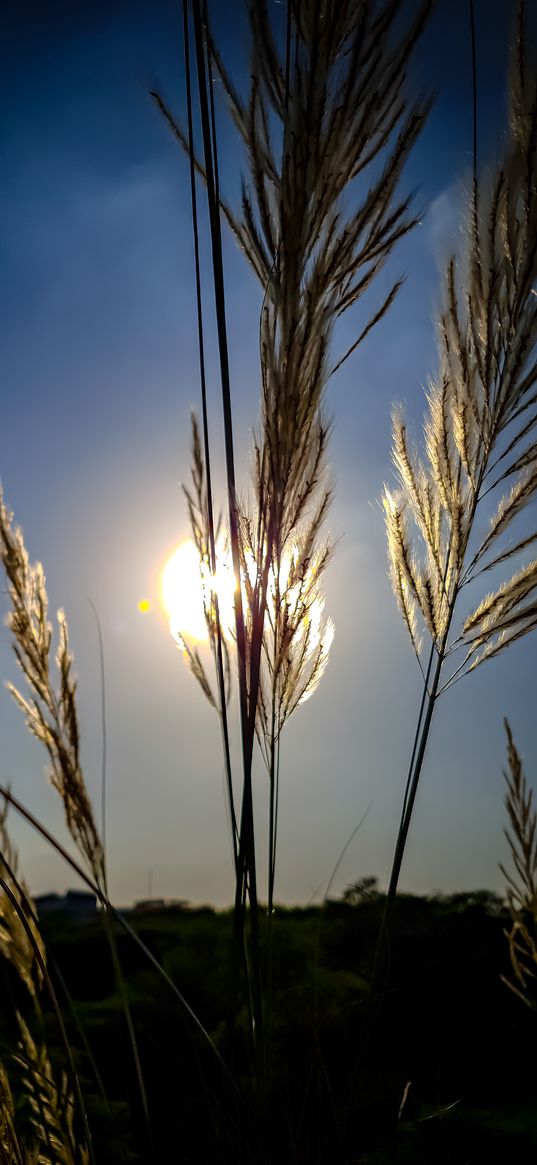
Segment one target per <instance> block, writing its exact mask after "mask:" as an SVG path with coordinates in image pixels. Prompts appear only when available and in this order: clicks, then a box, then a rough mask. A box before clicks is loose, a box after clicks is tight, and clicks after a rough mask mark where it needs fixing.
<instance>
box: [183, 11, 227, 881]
mask: <svg viewBox="0 0 537 1165" xmlns="http://www.w3.org/2000/svg"><path fill="white" fill-rule="evenodd" d="M183 34H184V48H185V77H186V98H187V120H188V156H189V163H190V199H191V207H192V234H193V240H194V266H195V281H196V309H197V325H198V357H199V369H200V389H201V410H202V425H203V445H204V454H205V473H206V478H207V525H208V531H209V551H210V556H211V572H212V574H213V577H214V576H215V574H216V541H215V533H214V508H213V490H212V470H211V456H210V443H209V421H208V410H207V382H206V375H205V345H204V337H203V308H202V297H201V272H200V255H199V230H198V205H197V196H196V173H195V166H194V132H193V125H192V84H191V71H190V38H189V27H188V7H187V2H186V0H184V3H183ZM213 601H214V606H215V620H216V652H215V656H216V659H215V662H216V675H217V683H218V695H219V705H220V708H219V711H220V723H221V728H222V745H223V750H224V764H225V773H226V785H227V796H228V802H229V812H230V816H231V831H232V839H233V860H234V865H235V870H236V869H237V858H238V851H237V839H238V828H237V815H236V811H235V800H234V794H233V780H232V770H231V750H230V744H229V725H228V718H227V702H226V683H225V676H224V659H223V650H222V624H221V621H220V610H219V603H218V596H217V595H216V594H214V596H213Z"/></svg>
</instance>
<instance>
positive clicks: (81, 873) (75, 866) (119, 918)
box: [0, 785, 239, 1093]
mask: <svg viewBox="0 0 537 1165" xmlns="http://www.w3.org/2000/svg"><path fill="white" fill-rule="evenodd" d="M0 796H1V797H4V798H5V799H6V801H8V802H9V804H10V805H12V806H13V808H14V809H15V810H16V812H17V813H19V814H20V816H21V817H23V818H24V820H25V821H27V822H28V824H29V825H31V826H32V827H33V829H35V830H36V831H37V833H39V834H40V835H41V837H43V838H44V839H45V841H47V842H48V844H49V845H50V846H52V848H53V849H54V850H55V851H56V853H57V854H59V855H60V857H61V858H63V860H64V861H65V862H66V863H67V865H68V866H70V867H71V869H72V870H73V871H74V873H75V874H77V875H78V877H79V878H80V879H81V881H82V882H84V884H85V885H86V886H87V887H88V889H90V890H91V891H92V892H93V893H94V894H95V897H96V898H98V899H99V902H100V903H101V906H103V907H105V908H106V909H107V910H109V911H110V914H111V915H112V917H113V918H114V919H115V921H116V922H118V923H119V925H120V926H121V927H122V928H123V930H124V931H125V932H126V933H127V934H128V935H129V937H130V938H131V939H132V940H133V942H134V943H135V944H136V946H137V947H139V949H140V950H141V951H143V953H144V955H145V957H146V959H148V961H149V962H150V963H151V966H152V967H154V969H155V970H156V972H157V974H158V975H159V976H160V978H161V979H163V980H164V982H165V983H166V984H167V986H168V987H169V988H170V990H171V991H172V993H173V994H174V995H175V997H176V999H178V1000H179V1003H180V1004H181V1006H182V1007H183V1008H184V1009H185V1011H186V1012H187V1014H188V1015H189V1016H190V1018H191V1020H192V1022H193V1023H194V1025H195V1026H196V1027H197V1029H198V1031H199V1032H200V1033H201V1035H202V1036H203V1037H204V1039H205V1040H206V1041H207V1043H208V1044H209V1045H210V1047H211V1048H212V1051H213V1053H214V1055H215V1056H216V1059H217V1060H218V1062H219V1064H220V1066H221V1068H222V1069H223V1071H224V1073H225V1075H226V1077H227V1078H228V1080H229V1081H230V1083H231V1085H232V1087H233V1089H235V1090H236V1091H237V1093H238V1091H239V1090H238V1088H237V1084H236V1083H235V1080H234V1079H233V1076H232V1075H231V1073H230V1071H229V1068H228V1067H227V1064H226V1063H225V1060H224V1059H223V1057H222V1056H221V1055H220V1052H219V1051H218V1048H217V1047H216V1044H215V1043H214V1041H213V1040H212V1039H211V1037H210V1035H209V1033H208V1031H207V1030H206V1028H205V1027H204V1026H203V1024H202V1022H201V1020H199V1019H198V1017H197V1015H196V1013H195V1011H193V1010H192V1008H191V1006H190V1004H189V1003H187V1000H186V999H185V997H184V995H183V994H182V992H181V991H180V990H179V988H178V987H177V985H176V983H174V981H173V979H171V978H170V976H169V975H168V973H167V971H165V969H164V967H163V966H162V965H161V963H159V961H158V959H157V958H156V957H155V955H154V954H153V953H152V951H150V949H149V947H147V946H146V944H145V943H144V941H143V939H141V938H140V936H139V935H138V934H137V933H136V931H135V930H134V929H133V927H132V926H131V925H130V923H129V922H128V921H127V919H126V918H125V916H124V914H123V913H122V912H121V911H119V910H116V907H115V906H113V905H112V903H111V902H110V901H109V899H108V898H107V897H106V894H104V893H103V890H102V889H101V887H100V886H99V885H98V884H97V882H96V881H94V879H93V878H92V877H91V876H90V875H89V874H87V873H86V871H85V869H84V867H83V866H81V865H80V863H79V862H77V861H76V859H75V858H73V857H72V855H71V854H70V853H69V852H68V850H66V849H65V847H64V846H63V845H62V844H61V842H60V841H58V839H57V838H56V837H54V835H53V834H52V833H51V832H50V830H48V829H47V828H46V826H44V825H42V824H41V822H40V821H39V820H38V819H37V817H35V816H34V814H33V813H32V812H31V811H30V810H29V809H27V808H26V806H25V805H23V804H22V802H21V801H19V800H18V799H17V797H14V796H13V793H11V791H10V790H9V789H8V788H6V787H5V786H4V785H0ZM4 860H5V859H4Z"/></svg>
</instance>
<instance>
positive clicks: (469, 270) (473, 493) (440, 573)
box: [384, 4, 537, 896]
mask: <svg viewBox="0 0 537 1165" xmlns="http://www.w3.org/2000/svg"><path fill="white" fill-rule="evenodd" d="M536 152H537V70H536V67H535V60H534V59H530V56H529V53H528V48H527V45H526V43H525V24H524V4H520V5H519V10H518V23H517V30H516V38H515V47H514V50H513V52H512V55H511V64H510V74H509V127H508V133H507V135H506V139H505V145H504V146H503V149H502V156H501V158H500V161H499V162H498V164H497V165H496V167H495V169H494V170H493V171H492V173H491V176H490V178H489V179H482V180H478V177H477V171H476V173H475V175H474V182H473V187H472V193H471V198H470V213H469V217H468V223H467V229H466V238H465V246H464V249H463V251H462V253H461V254H460V255H459V256H458V257H454V258H452V260H451V261H450V263H449V265H448V270H447V273H446V277H445V286H444V310H443V312H442V314H441V317H440V321H439V327H438V331H439V347H440V367H439V370H438V373H437V376H436V378H435V380H434V381H432V382H431V383H430V385H429V389H428V393H427V413H426V418H425V422H424V456H419V455H418V454H416V453H414V451H413V450H412V448H411V446H410V442H409V439H408V434H407V429H406V424H405V421H404V419H403V417H402V414H401V412H400V410H397V411H396V412H395V414H394V421H393V460H394V464H395V468H396V471H397V476H398V479H399V488H398V490H397V491H395V492H392V491H391V490H388V489H386V491H385V495H384V504H385V510H386V526H387V534H388V550H389V562H390V572H391V578H392V583H393V589H394V593H395V596H396V599H397V602H398V605H399V609H400V611H401V615H402V618H403V621H404V624H405V626H406V628H407V631H408V633H409V635H410V638H411V641H412V645H413V648H414V651H415V654H416V656H417V659H418V662H419V665H420V668H421V670H422V674H423V677H424V701H423V703H422V711H421V712H420V721H419V724H418V731H417V734H416V745H415V751H414V755H413V762H412V763H411V768H410V772H409V778H408V782H407V789H406V792H405V802H404V807H403V814H402V818H401V828H400V835H399V840H398V844H397V848H396V856H395V859H394V868H393V871H392V879H391V891H390V895H391V896H393V893H394V892H395V888H396V885H397V879H398V876H399V869H400V865H401V860H402V852H403V850H404V844H405V841H406V835H407V832H408V826H409V822H410V816H411V813H412V808H413V804H414V799H415V794H416V788H417V782H418V780H419V775H420V771H421V766H422V764H423V756H424V752H425V745H426V742H427V737H428V732H429V728H430V722H431V716H432V710H433V707H434V705H435V702H436V700H437V699H438V697H439V696H440V695H441V694H442V693H443V692H445V691H446V690H447V689H448V688H450V687H451V686H452V685H453V684H454V683H455V682H457V681H458V680H459V679H461V678H462V677H463V676H465V675H467V674H468V673H469V672H471V671H473V670H474V669H475V668H476V667H478V666H479V665H480V664H482V663H483V662H484V661H485V660H488V659H492V658H494V657H495V656H497V655H499V654H500V653H501V652H502V651H505V650H506V648H507V647H508V646H509V645H510V644H511V643H514V642H515V641H516V640H518V639H521V638H522V637H523V636H525V635H526V634H528V633H529V632H530V631H532V630H534V628H535V627H536V626H537V559H532V560H531V561H529V562H524V555H525V552H526V551H527V550H528V549H529V548H530V547H531V546H532V545H533V544H534V543H535V541H537V528H536V527H535V526H534V524H532V525H530V528H529V530H528V529H523V530H522V531H521V532H520V533H518V534H517V533H516V526H515V523H516V521H517V519H518V518H519V517H520V516H521V515H522V514H524V513H526V512H527V511H528V507H529V505H530V503H531V502H533V500H534V499H535V497H536V496H537V443H536V442H535V427H536V426H537V394H536V392H535V387H536V384H537V362H536V359H535V354H536V342H537V290H536V284H537V186H536V181H535V174H536V156H537V154H536ZM491 504H492V507H493V512H492V516H490V517H489V521H488V529H487V530H486V532H485V533H484V534H482V533H481V530H482V529H483V518H486V515H487V513H488V514H490V507H491ZM511 561H512V562H514V563H516V565H517V569H516V571H515V573H514V574H513V575H512V576H511V578H508V579H507V580H506V581H505V582H502V583H501V584H500V585H499V586H497V588H496V590H495V591H494V592H493V593H492V594H488V595H486V596H484V597H482V598H480V599H479V601H478V603H477V605H475V601H474V604H473V605H472V606H471V607H470V610H469V611H468V613H467V614H466V615H464V614H462V615H461V613H460V612H461V605H462V603H461V598H462V597H463V596H464V594H465V593H466V588H469V587H470V586H472V588H473V589H474V590H475V589H476V588H477V587H478V586H479V584H480V583H481V582H482V577H483V575H485V574H486V573H487V572H489V571H495V572H496V571H497V569H498V568H500V567H503V566H504V565H505V564H506V563H508V562H509V563H510V562H511ZM457 620H458V624H457Z"/></svg>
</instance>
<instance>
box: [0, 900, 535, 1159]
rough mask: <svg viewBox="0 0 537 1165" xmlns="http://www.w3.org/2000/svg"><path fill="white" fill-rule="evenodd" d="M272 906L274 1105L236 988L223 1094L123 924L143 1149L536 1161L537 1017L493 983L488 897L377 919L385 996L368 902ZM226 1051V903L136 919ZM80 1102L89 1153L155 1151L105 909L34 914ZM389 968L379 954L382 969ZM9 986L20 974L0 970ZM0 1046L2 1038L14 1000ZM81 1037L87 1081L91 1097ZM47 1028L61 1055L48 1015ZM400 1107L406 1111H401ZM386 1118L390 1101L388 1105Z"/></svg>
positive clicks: (498, 959) (198, 1155) (501, 965)
mask: <svg viewBox="0 0 537 1165" xmlns="http://www.w3.org/2000/svg"><path fill="white" fill-rule="evenodd" d="M350 899H351V900H350V901H349V902H329V903H328V904H327V905H326V906H325V907H324V908H323V910H320V909H318V908H311V909H294V910H284V909H278V910H277V912H276V915H275V919H274V944H275V965H274V1009H273V1024H272V1027H273V1037H272V1047H271V1055H270V1078H271V1089H270V1100H269V1101H266V1102H265V1103H264V1104H262V1103H261V1102H259V1101H257V1102H256V1101H255V1099H254V1097H253V1094H252V1088H251V1084H250V1081H251V1075H252V1073H251V1066H250V1061H249V1055H248V1043H247V1036H246V1033H247V1012H246V1003H245V1001H244V1000H243V1001H242V1010H241V1011H240V1013H239V1018H238V1023H237V1028H238V1034H237V1036H236V1040H235V1046H234V1049H233V1053H232V1056H233V1073H234V1076H235V1079H236V1080H237V1081H238V1083H239V1092H236V1091H235V1090H234V1088H233V1087H232V1085H231V1084H230V1082H229V1080H228V1079H227V1078H226V1076H225V1074H224V1072H223V1070H222V1068H221V1066H220V1065H219V1063H218V1061H217V1059H216V1057H215V1056H214V1052H213V1051H212V1050H211V1048H210V1047H209V1046H208V1045H207V1044H206V1043H204V1041H203V1039H202V1038H200V1036H199V1034H198V1033H197V1032H196V1030H195V1028H194V1026H193V1024H192V1022H191V1021H190V1020H189V1019H188V1018H186V1017H185V1015H184V1014H182V1013H181V1010H180V1008H179V1006H178V1004H177V1001H176V1000H175V999H174V997H173V995H172V994H171V992H170V991H169V989H168V988H167V987H166V985H165V984H164V983H163V982H162V981H161V980H160V979H159V978H158V976H157V975H156V973H155V972H154V970H152V968H151V966H150V965H148V963H147V961H146V960H145V958H144V956H143V954H142V953H141V952H139V951H138V950H137V949H136V948H135V947H134V946H133V945H132V943H131V941H130V940H129V939H128V938H127V937H125V936H124V935H123V934H119V935H118V943H119V948H120V954H121V961H122V964H123V970H124V974H125V979H126V982H127V989H128V995H129V999H130V1002H131V1005H132V1012H133V1016H134V1021H135V1025H136V1031H137V1034H138V1037H139V1043H140V1052H141V1057H142V1061H143V1069H144V1075H145V1079H146V1084H147V1091H148V1096H149V1105H150V1110H151V1124H152V1136H153V1141H154V1146H153V1154H154V1156H153V1159H154V1160H156V1161H157V1162H159V1163H160V1162H163V1163H164V1162H166V1163H168V1162H170V1163H171V1162H173V1163H175V1162H177V1163H190V1162H192V1163H194V1162H195V1163H196V1165H201V1163H203V1162H215V1163H216V1162H222V1163H223V1165H224V1163H227V1162H230V1163H231V1162H233V1163H235V1162H237V1163H241V1162H244V1165H247V1163H249V1162H259V1163H260V1165H265V1162H268V1161H270V1162H275V1163H276V1162H278V1163H279V1162H282V1163H285V1162H287V1161H289V1162H290V1163H291V1162H293V1163H296V1165H316V1163H322V1165H325V1163H326V1165H332V1163H334V1165H338V1163H341V1165H342V1163H344V1162H345V1163H349V1165H351V1163H356V1165H358V1163H361V1165H406V1163H416V1165H418V1163H419V1165H421V1163H423V1165H496V1163H497V1165H517V1163H521V1165H522V1163H525V1162H528V1163H529V1162H533V1161H535V1160H537V1055H536V1052H537V1018H536V1013H535V1012H532V1011H531V1010H530V1009H529V1008H527V1007H525V1006H524V1004H523V1003H522V1002H520V1001H519V1000H518V999H517V998H516V997H515V996H514V995H513V994H512V993H511V992H510V991H509V990H508V989H507V988H506V986H505V985H504V984H503V983H502V982H501V979H500V976H501V975H502V974H503V975H507V976H509V974H510V967H509V958H508V950H507V943H506V940H505V938H504V936H503V927H504V926H505V925H506V917H505V916H504V914H503V911H502V907H501V903H500V902H499V900H497V899H495V898H494V896H493V895H488V894H486V893H482V894H472V895H470V894H468V895H457V896H452V897H449V898H436V899H424V898H416V897H402V898H401V899H400V900H399V901H398V904H397V908H396V910H395V913H394V916H393V920H392V924H391V927H390V957H389V958H390V965H389V975H388V977H387V979H386V976H385V975H384V974H383V979H382V982H383V986H384V984H385V990H384V991H383V993H382V994H383V998H382V1005H381V1006H380V1007H377V1005H376V1004H374V1005H372V1004H371V1001H370V990H369V982H370V974H371V963H372V958H373V953H374V947H375V941H376V937H377V934H378V926H379V915H380V910H381V906H382V899H381V898H380V896H378V895H377V894H376V893H375V892H373V894H372V896H371V897H367V898H365V897H364V896H363V895H360V894H359V893H358V894H356V895H355V896H354V899H353V896H352V895H351V896H350ZM133 921H134V924H135V926H136V929H137V930H138V932H139V933H140V934H141V936H142V937H143V939H144V941H145V942H146V943H147V945H148V946H149V947H150V949H151V951H152V952H153V953H154V954H155V955H156V957H157V958H158V959H159V961H160V962H161V963H162V965H163V966H164V968H165V970H166V971H167V972H168V974H169V975H170V976H171V978H172V979H173V980H174V982H175V983H176V984H177V985H178V986H179V987H180V989H181V991H182V992H183V994H184V996H185V998H186V999H187V1000H188V1003H189V1004H190V1006H191V1007H192V1008H193V1010H194V1012H195V1013H196V1015H197V1016H198V1017H199V1019H200V1020H201V1021H202V1023H203V1024H204V1026H205V1027H206V1029H207V1031H208V1032H209V1033H210V1035H211V1037H212V1039H213V1040H214V1042H215V1044H216V1045H217V1047H218V1048H219V1049H220V1050H221V1051H222V1054H223V1055H225V1056H226V1057H227V1060H228V1063H229V1055H230V1053H229V1050H227V1051H226V1048H227V1045H226V1023H225V1019H226V1008H227V1000H228V988H229V982H228V978H229V971H228V961H229V960H228V953H229V942H230V931H231V916H230V914H229V912H224V913H216V912H213V911H212V910H210V909H205V910H197V911H191V910H186V909H184V910H176V911H162V912H160V913H158V912H156V913H150V914H144V915H139V916H138V917H136V916H135V915H132V916H131V922H133ZM43 929H44V933H45V937H46V939H47V943H48V945H49V948H50V952H51V955H52V959H53V962H54V963H57V966H58V968H59V970H60V972H61V976H62V978H63V980H64V981H65V985H66V986H67V988H68V991H69V993H70V995H71V996H72V998H73V1000H74V1001H75V1011H76V1018H75V1015H74V1013H73V1011H72V1010H71V1011H70V1010H69V1007H68V1004H67V1003H66V1002H65V994H63V996H62V988H61V986H60V980H59V977H58V974H57V973H56V972H54V977H55V981H56V985H57V987H58V993H59V995H60V996H62V998H63V1001H64V1004H65V1006H64V1013H65V1019H66V1024H67V1027H68V1031H69V1037H70V1040H71V1043H72V1045H73V1047H74V1048H75V1049H76V1050H77V1051H76V1056H77V1066H78V1070H79V1075H80V1078H81V1083H82V1086H83V1091H84V1094H85V1097H86V1101H87V1107H88V1113H89V1116H90V1120H91V1124H92V1130H93V1136H94V1147H95V1156H96V1161H97V1165H108V1163H112V1162H114V1165H115V1163H116V1162H121V1161H125V1162H141V1161H143V1162H146V1161H147V1162H149V1161H151V1159H152V1154H151V1150H150V1148H149V1146H148V1142H147V1136H146V1133H145V1131H144V1124H143V1122H142V1120H141V1112H140V1103H139V1100H138V1093H137V1085H136V1078H135V1073H134V1069H133V1064H132V1057H131V1054H130V1050H129V1043H128V1039H127V1035H126V1029H125V1022H124V1018H123V1014H122V1010H121V1005H120V1001H119V999H118V995H117V992H116V990H115V987H114V977H113V972H112V967H111V961H110V955H109V949H108V945H107V940H106V937H105V935H104V931H103V927H102V924H101V922H100V921H97V922H92V923H89V924H86V925H84V926H78V927H77V926H74V925H73V924H72V923H71V924H67V923H65V922H61V921H60V920H59V919H56V920H54V919H47V920H46V924H44V926H43ZM384 970H385V971H388V968H387V967H386V968H385V969H384ZM4 979H5V991H4V998H5V999H6V1000H8V999H9V997H10V994H11V1004H12V1005H13V1004H14V1003H16V1002H17V1000H16V999H14V998H13V992H14V990H15V986H14V984H13V982H12V981H11V979H10V977H9V972H8V970H7V969H6V968H5V967H4ZM10 1011H11V1008H6V1010H5V1013H4V1018H3V1020H2V1031H1V1036H2V1041H3V1043H4V1046H6V1045H9V1042H10V1040H12V1039H13V1031H12V1028H11V1024H10V1020H9V1013H10ZM79 1025H82V1027H83V1029H84V1032H85V1036H86V1037H87V1041H88V1044H89V1047H90V1049H91V1052H92V1054H93V1056H94V1057H95V1061H96V1063H97V1065H98V1068H99V1071H100V1073H101V1076H102V1082H103V1084H104V1090H105V1093H106V1100H105V1099H103V1097H102V1095H100V1093H99V1089H98V1087H97V1085H96V1082H95V1076H94V1072H93V1070H92V1066H91V1061H90V1059H89V1056H88V1054H87V1052H84V1050H83V1038H82V1036H81V1032H80V1028H79ZM46 1027H47V1030H46V1033H45V1034H46V1039H47V1042H48V1045H49V1048H50V1049H52V1050H54V1053H55V1055H56V1057H57V1060H58V1063H59V1064H61V1063H62V1062H63V1061H62V1056H63V1053H62V1051H61V1045H60V1043H59V1040H58V1034H57V1027H56V1023H55V1020H54V1017H53V1016H52V1014H47V1015H46ZM401 1108H402V1111H400V1110H401ZM399 1114H400V1115H399Z"/></svg>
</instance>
